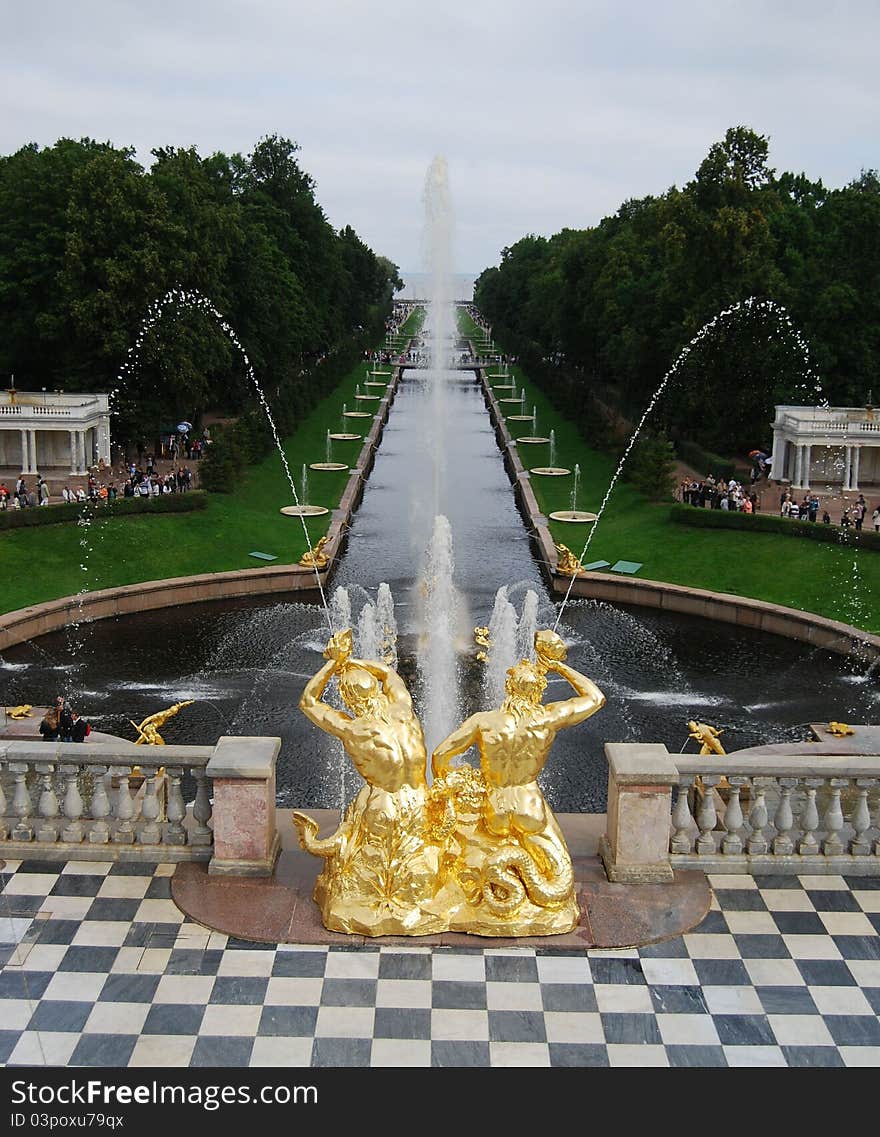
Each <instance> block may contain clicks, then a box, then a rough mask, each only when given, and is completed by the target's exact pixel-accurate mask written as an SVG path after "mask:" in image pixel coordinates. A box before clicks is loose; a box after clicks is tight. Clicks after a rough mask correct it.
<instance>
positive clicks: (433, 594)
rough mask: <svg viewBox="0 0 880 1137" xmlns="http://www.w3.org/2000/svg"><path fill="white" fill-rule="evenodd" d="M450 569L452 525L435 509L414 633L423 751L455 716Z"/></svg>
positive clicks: (456, 693) (454, 601)
mask: <svg viewBox="0 0 880 1137" xmlns="http://www.w3.org/2000/svg"><path fill="white" fill-rule="evenodd" d="M454 571H455V562H454V558H453V553H452V529H451V528H450V525H449V521H448V519H447V518H446V517H444V516H443V515H442V514H440V515H438V516H437V517H436V518H435V519H434V532H433V534H432V535H431V541H430V544H429V545H428V549H427V553H426V555H425V562H424V569H423V572H422V609H421V621H420V631H419V635H418V662H419V670H420V673H421V679H422V687H423V696H422V700H421V701H422V704H423V705H422V707H421V711H420V717H421V720H422V723H423V726H424V731H425V741H426V743H427V746H428V751H429V752H430V751H431V750H433V748H434V747H435V746H437V744H438V743H440V742H442V740H443V739H444V738H445V737H446V736H447V735H448V734H449V733H450V732H451V731H452V730H453V729H454V728H455V727H456V726H457V725H458V724H459V722H460V721H461V714H460V705H461V700H460V698H459V675H458V652H457V649H456V639H457V627H456V624H457V615H456V614H457V612H458V610H459V600H458V595H457V592H456V589H455V585H454V584H453V575H454Z"/></svg>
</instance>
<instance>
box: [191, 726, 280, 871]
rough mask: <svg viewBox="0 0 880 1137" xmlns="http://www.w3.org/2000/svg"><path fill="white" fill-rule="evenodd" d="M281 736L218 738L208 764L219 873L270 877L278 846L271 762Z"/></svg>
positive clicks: (211, 865) (210, 868)
mask: <svg viewBox="0 0 880 1137" xmlns="http://www.w3.org/2000/svg"><path fill="white" fill-rule="evenodd" d="M280 752H281V739H280V738H261V737H231V736H225V737H223V738H220V739H219V740H218V742H217V745H216V746H215V747H214V753H213V754H212V756H211V759H210V761H209V762H208V765H207V767H206V770H205V772H206V774H207V775H208V777H209V778H211V779H212V780H213V784H214V810H213V815H212V816H213V822H214V855H213V857H212V858H211V861H210V862H209V864H208V872H209V873H210V874H212V875H218V876H271V875H272V872H273V871H274V868H275V862H276V860H277V859H278V854H279V852H280V851H281V839H280V837H279V836H278V827H277V824H276V820H275V763H276V761H277V759H278V755H279V753H280Z"/></svg>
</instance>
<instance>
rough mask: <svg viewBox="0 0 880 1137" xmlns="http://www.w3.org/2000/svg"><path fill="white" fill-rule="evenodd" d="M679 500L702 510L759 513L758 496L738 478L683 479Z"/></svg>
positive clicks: (679, 489) (710, 475) (707, 476)
mask: <svg viewBox="0 0 880 1137" xmlns="http://www.w3.org/2000/svg"><path fill="white" fill-rule="evenodd" d="M677 497H678V500H679V501H681V502H684V504H685V505H695V506H698V507H699V508H701V509H727V510H732V511H736V512H740V513H757V512H758V506H759V501H758V494H757V492H756V491H755V490H754V489H753V488H752V489H749V490H746V488H745V486H743V484H742V483H741V482H739V481H737V479H736V478H729V479H725V478H716V477H715V476H714V474H707V475H706V477H705V478H704V479H703V480H702V481H698V480H697V479H696V478H683V479H682V481H681V483H680V485H679V487H678V494H677Z"/></svg>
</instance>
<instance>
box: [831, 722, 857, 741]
mask: <svg viewBox="0 0 880 1137" xmlns="http://www.w3.org/2000/svg"><path fill="white" fill-rule="evenodd" d="M828 733H829V734H833V735H834V737H835V738H845V737H846V735H848V734H855V731H854V730H853V728H852V727H851V726H847V725H846V723H845V722H830V723H829V724H828Z"/></svg>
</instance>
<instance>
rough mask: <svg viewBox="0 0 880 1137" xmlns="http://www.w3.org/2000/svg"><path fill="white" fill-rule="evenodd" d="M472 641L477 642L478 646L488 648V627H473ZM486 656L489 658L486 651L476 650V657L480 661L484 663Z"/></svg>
mask: <svg viewBox="0 0 880 1137" xmlns="http://www.w3.org/2000/svg"><path fill="white" fill-rule="evenodd" d="M474 642H475V643H476V644H477V646H478V647H482V648H490V647H491V646H492V641H491V640H490V639H489V629H488V628H474ZM488 658H489V656H488V654H487V652H485V651H478V652H477V659H478V660H479V661H480V663H485V662H486V660H487V659H488Z"/></svg>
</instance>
